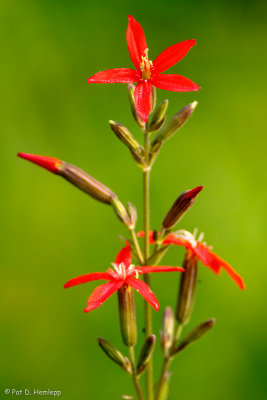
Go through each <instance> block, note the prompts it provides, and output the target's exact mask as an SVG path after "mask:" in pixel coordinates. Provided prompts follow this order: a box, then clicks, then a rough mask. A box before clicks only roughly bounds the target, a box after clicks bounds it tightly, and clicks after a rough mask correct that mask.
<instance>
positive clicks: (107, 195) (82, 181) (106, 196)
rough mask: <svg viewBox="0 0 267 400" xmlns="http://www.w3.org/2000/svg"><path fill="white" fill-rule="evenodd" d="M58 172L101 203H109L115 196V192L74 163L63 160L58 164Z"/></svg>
mask: <svg viewBox="0 0 267 400" xmlns="http://www.w3.org/2000/svg"><path fill="white" fill-rule="evenodd" d="M59 174H60V175H61V176H63V178H65V179H66V180H67V181H69V182H70V183H72V184H73V185H74V186H76V187H77V188H79V189H81V190H82V191H83V192H85V193H87V194H89V195H90V196H91V197H93V198H94V199H96V200H99V201H101V202H102V203H106V204H111V200H112V198H113V197H116V195H115V193H113V192H112V191H111V190H110V189H109V188H108V187H106V186H105V185H103V183H101V182H99V181H97V180H96V179H94V178H93V177H92V176H90V175H88V174H87V173H86V172H84V171H83V170H81V169H80V168H78V167H76V166H75V165H71V164H68V163H65V162H63V163H62V164H61V166H60V172H59Z"/></svg>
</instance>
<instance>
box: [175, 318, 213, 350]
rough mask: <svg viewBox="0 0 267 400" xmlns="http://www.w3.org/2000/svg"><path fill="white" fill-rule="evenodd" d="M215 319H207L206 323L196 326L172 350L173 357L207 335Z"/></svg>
mask: <svg viewBox="0 0 267 400" xmlns="http://www.w3.org/2000/svg"><path fill="white" fill-rule="evenodd" d="M215 322H216V320H215V318H212V319H209V320H208V321H205V322H203V323H202V324H200V325H198V326H197V327H196V328H195V329H193V330H192V331H191V332H189V333H188V334H187V335H186V336H185V337H184V338H183V339H182V341H181V343H180V344H179V346H178V347H177V348H176V349H175V350H174V352H173V355H174V354H177V353H178V352H180V351H181V350H183V349H185V348H186V347H187V346H189V345H190V344H193V343H194V342H196V341H197V340H199V339H200V338H201V337H202V336H203V335H205V333H207V332H208V331H209V330H210V329H211V328H212V327H213V325H214V324H215Z"/></svg>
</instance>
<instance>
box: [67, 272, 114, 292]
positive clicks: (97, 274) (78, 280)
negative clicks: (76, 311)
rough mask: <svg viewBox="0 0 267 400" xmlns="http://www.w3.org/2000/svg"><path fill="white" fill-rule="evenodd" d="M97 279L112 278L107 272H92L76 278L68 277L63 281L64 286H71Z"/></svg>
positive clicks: (109, 279)
mask: <svg viewBox="0 0 267 400" xmlns="http://www.w3.org/2000/svg"><path fill="white" fill-rule="evenodd" d="M99 279H105V280H108V281H111V280H113V278H112V276H111V275H110V274H109V273H108V272H93V273H90V274H86V275H82V276H77V278H73V279H70V280H69V281H68V282H67V283H65V285H64V288H65V289H66V288H68V287H71V286H76V285H80V284H81V283H86V282H91V281H97V280H99Z"/></svg>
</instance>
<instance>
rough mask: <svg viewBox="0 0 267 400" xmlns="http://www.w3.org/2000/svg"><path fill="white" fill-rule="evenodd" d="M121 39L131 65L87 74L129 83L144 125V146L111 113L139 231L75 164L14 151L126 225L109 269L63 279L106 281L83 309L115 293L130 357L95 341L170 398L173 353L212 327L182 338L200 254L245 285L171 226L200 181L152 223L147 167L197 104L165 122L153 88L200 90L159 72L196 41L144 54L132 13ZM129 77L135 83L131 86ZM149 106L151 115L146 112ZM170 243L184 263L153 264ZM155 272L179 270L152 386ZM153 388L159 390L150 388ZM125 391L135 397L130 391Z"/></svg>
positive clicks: (128, 208)
mask: <svg viewBox="0 0 267 400" xmlns="http://www.w3.org/2000/svg"><path fill="white" fill-rule="evenodd" d="M126 40H127V45H128V50H129V53H130V57H131V60H132V62H133V64H134V66H135V68H134V69H130V68H116V69H109V70H106V71H102V72H98V73H96V74H94V75H93V76H91V77H90V78H89V79H88V83H125V84H129V86H128V94H129V101H130V106H131V110H132V113H133V116H134V118H135V120H136V122H137V124H138V125H139V126H140V127H141V129H142V131H143V134H144V142H143V145H142V144H140V143H139V141H138V140H137V139H136V138H135V137H134V135H132V133H131V132H130V131H129V130H128V129H127V128H126V127H125V126H123V125H122V124H120V123H119V122H116V121H112V120H110V121H109V124H110V127H111V129H112V131H113V132H114V133H115V135H116V136H117V137H118V138H119V139H120V140H121V141H122V142H123V143H124V145H126V146H127V148H128V149H129V150H130V153H131V155H132V156H133V159H134V161H135V162H136V164H137V165H138V166H139V167H140V168H141V169H142V172H143V183H144V185H143V190H144V196H143V197H144V208H143V217H144V231H140V232H139V233H136V224H137V210H136V208H135V206H134V205H133V204H131V203H128V204H127V205H124V204H123V203H122V202H121V201H120V200H119V198H118V196H117V194H116V193H115V192H113V191H112V190H111V189H110V188H109V187H107V186H106V185H104V184H103V183H102V182H99V181H98V180H96V179H95V178H93V177H92V176H90V175H89V174H87V173H86V172H85V171H83V170H81V169H80V168H78V167H77V166H75V165H72V164H69V163H67V162H65V161H61V160H59V159H57V158H52V157H46V156H40V155H34V154H29V153H18V156H19V157H21V158H23V159H25V160H28V161H30V162H33V163H34V164H36V165H38V166H40V167H42V168H44V169H46V170H48V171H50V172H52V173H53V174H55V175H57V176H60V177H62V178H64V179H65V180H67V181H68V182H70V183H71V184H72V185H74V186H75V187H76V188H78V189H80V190H81V191H83V192H84V193H86V194H87V195H89V196H90V197H92V198H94V199H95V200H98V201H99V202H101V203H104V204H106V205H108V206H109V207H110V208H112V209H113V210H114V212H115V214H116V216H117V217H118V218H119V219H120V221H121V222H122V223H123V224H124V226H126V227H127V229H128V231H129V235H131V239H125V241H126V244H125V246H124V247H123V248H122V249H121V250H120V251H119V253H118V254H117V256H116V258H115V262H114V263H112V264H111V265H112V268H108V269H107V270H106V271H105V272H91V273H88V274H86V275H82V276H78V277H76V278H73V279H70V280H69V281H68V282H67V283H66V284H65V285H64V288H69V287H72V286H76V285H80V284H83V283H87V282H93V281H98V280H104V281H107V282H106V283H103V284H101V285H100V286H97V287H96V288H95V289H94V290H93V292H92V293H91V295H90V296H89V298H88V302H87V306H86V307H85V309H84V311H85V312H86V313H87V312H89V311H92V310H94V309H96V308H98V307H100V306H101V305H102V304H103V303H104V302H105V301H106V300H107V299H108V298H109V297H110V296H111V295H112V294H114V293H115V292H117V294H118V303H119V318H120V329H121V335H122V340H123V342H124V344H125V345H126V346H127V347H128V350H129V359H128V358H127V357H126V356H124V355H123V354H121V352H120V351H119V350H118V349H117V348H116V347H114V346H113V345H112V344H111V343H109V342H108V341H106V340H105V339H103V338H99V339H98V342H99V345H100V347H101V348H102V350H103V351H104V352H105V353H106V354H107V356H108V357H109V358H110V359H112V360H113V361H114V362H115V363H116V364H118V365H119V366H120V367H122V368H123V369H124V370H125V371H126V372H127V373H129V374H130V375H131V376H132V378H133V383H134V386H135V388H136V393H137V396H138V400H144V396H143V393H142V389H141V386H140V384H139V376H140V375H141V373H143V371H144V370H145V369H147V372H148V374H147V378H148V379H147V399H148V400H153V399H154V394H156V400H159V399H163V398H164V399H166V398H167V397H166V396H167V395H166V393H167V392H168V382H169V379H170V375H171V374H170V372H169V371H168V368H169V365H170V362H171V361H172V359H173V358H174V356H175V355H176V354H178V352H180V351H182V350H183V349H184V348H186V347H187V346H188V345H190V344H191V343H193V342H195V341H196V340H198V339H199V338H200V337H202V336H203V335H204V334H205V333H206V332H207V331H208V330H210V329H211V328H212V326H213V325H214V322H215V320H214V319H209V320H207V321H205V322H203V323H201V324H200V325H198V326H197V327H195V328H194V329H193V330H192V331H191V332H189V333H187V335H185V336H184V337H183V338H182V339H181V338H180V336H181V332H182V328H183V327H184V325H185V324H187V323H188V322H189V320H190V317H191V314H192V310H193V306H194V300H195V292H196V283H197V272H198V261H201V262H202V263H203V265H205V266H207V267H208V268H210V269H211V270H212V271H213V272H214V273H215V274H219V273H220V271H221V270H222V269H224V270H225V271H226V272H227V274H228V275H229V276H230V277H231V278H232V280H233V281H234V282H235V283H236V284H237V285H238V286H239V288H240V289H242V290H243V289H245V284H244V281H243V279H242V278H241V276H240V275H238V273H237V272H236V271H235V270H234V269H233V268H232V267H231V265H230V264H228V263H227V262H226V261H224V260H223V259H221V258H220V257H219V256H217V254H215V253H213V252H212V251H211V248H210V247H209V246H207V245H206V244H205V243H204V242H203V234H201V235H200V236H199V237H198V238H197V237H196V233H194V234H191V233H190V232H188V231H186V230H178V231H176V232H174V231H173V230H174V227H175V226H176V225H177V224H178V223H179V222H180V220H181V219H182V217H183V216H184V214H185V213H186V212H187V211H188V210H189V209H190V208H191V207H192V205H193V204H194V202H195V200H196V198H197V196H198V194H199V193H200V192H201V191H202V189H203V186H197V187H195V188H194V189H191V190H187V191H185V192H183V193H181V194H180V195H179V196H178V197H177V199H176V200H175V202H174V203H173V204H172V206H171V208H170V209H169V210H168V212H167V213H166V215H165V217H164V218H163V220H162V223H161V229H160V230H159V231H150V230H149V229H150V227H149V225H150V224H149V174H150V171H151V167H152V165H153V163H154V161H155V159H156V157H157V155H158V153H159V150H160V149H161V146H162V144H163V143H165V142H166V140H169V139H170V137H171V136H172V135H173V134H174V133H175V132H176V131H177V130H178V129H180V128H181V127H182V126H183V125H184V123H185V122H186V121H187V120H188V119H189V117H190V116H191V114H192V113H193V111H194V110H195V108H196V105H197V102H196V101H194V102H193V103H191V104H189V105H187V106H186V107H184V108H182V109H181V110H180V111H179V112H178V113H176V114H175V115H174V116H173V117H172V118H171V119H170V120H169V121H168V122H167V123H166V124H165V122H166V121H165V120H166V110H167V107H168V100H164V101H163V102H162V103H161V104H159V105H158V106H157V108H155V111H154V107H155V103H156V100H155V99H156V95H155V92H156V89H155V88H159V89H165V90H170V91H175V92H187V91H197V90H198V89H199V86H198V85H197V84H196V83H194V82H192V81H191V80H189V79H188V78H185V77H184V76H181V75H177V74H163V72H164V71H167V70H168V69H169V68H170V67H172V66H173V65H174V64H176V63H177V62H178V61H180V60H181V59H182V58H183V57H184V56H185V55H186V54H187V52H188V51H189V50H190V49H191V47H193V46H194V45H195V44H196V41H195V40H193V39H191V40H186V41H183V42H181V43H177V44H175V45H173V46H170V47H168V48H167V49H166V50H164V51H163V52H162V53H161V54H159V55H158V56H157V57H156V58H155V60H154V61H153V62H152V61H151V60H150V59H149V56H148V52H149V50H148V47H147V42H146V38H145V34H144V31H143V29H142V27H141V25H140V24H139V23H138V22H137V21H136V20H135V19H134V18H133V17H132V16H129V22H128V27H127V32H126ZM133 83H136V86H134V85H133ZM152 111H153V114H152V117H151V118H149V116H150V113H151V112H152ZM148 120H149V122H148ZM154 132H157V133H156V135H155V136H154V137H153V139H151V134H152V135H153V133H154ZM138 237H144V248H143V250H142V249H141V247H140V243H139V239H138ZM150 244H151V245H154V249H153V252H152V253H150ZM171 245H176V246H182V247H184V248H185V250H186V254H185V259H184V262H183V267H176V266H160V265H155V264H158V263H159V260H160V259H161V258H162V257H163V256H164V254H165V253H166V251H167V250H168V248H169V247H170V246H171ZM132 255H134V256H135V257H136V259H137V260H138V264H140V265H137V266H136V265H134V264H132ZM154 272H182V274H181V279H180V287H179V291H178V300H177V307H176V315H175V316H174V313H173V311H172V308H171V307H167V309H165V312H164V313H163V323H162V331H161V347H162V350H163V358H164V363H163V367H162V373H161V376H160V378H159V381H158V383H157V385H154V380H153V368H152V355H153V351H154V347H155V340H156V337H155V335H154V334H153V330H152V314H151V311H152V309H151V307H150V305H151V306H152V307H153V308H154V309H155V310H156V311H158V309H159V302H158V300H157V298H156V296H155V294H154V293H153V292H152V290H151V288H150V279H149V276H148V275H147V274H150V273H154ZM142 275H144V281H143V280H142V279H139V278H140V276H142ZM133 289H134V290H136V291H138V292H139V293H140V295H141V296H142V297H143V298H144V299H145V330H144V332H145V340H144V343H143V346H142V349H141V352H140V355H139V358H138V361H137V363H135V355H134V346H135V344H136V342H137V326H136V316H135V301H134V290H133ZM175 319H176V321H175ZM155 388H156V393H154V392H155ZM123 398H133V397H132V396H128V395H127V396H123Z"/></svg>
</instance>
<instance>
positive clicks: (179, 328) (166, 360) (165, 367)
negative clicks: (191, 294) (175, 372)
mask: <svg viewBox="0 0 267 400" xmlns="http://www.w3.org/2000/svg"><path fill="white" fill-rule="evenodd" d="M182 329H183V324H180V323H178V325H177V327H176V331H175V334H174V338H173V342H172V346H171V348H170V351H169V354H168V356H167V357H165V358H164V363H163V366H162V370H161V374H160V378H159V382H158V388H157V396H156V400H159V398H160V394H161V391H162V388H163V384H164V380H165V377H166V373H167V371H168V369H169V366H170V364H171V361H172V359H173V356H172V353H173V351H174V349H175V345H176V342H177V340H178V339H179V337H180V335H181V333H182Z"/></svg>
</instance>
